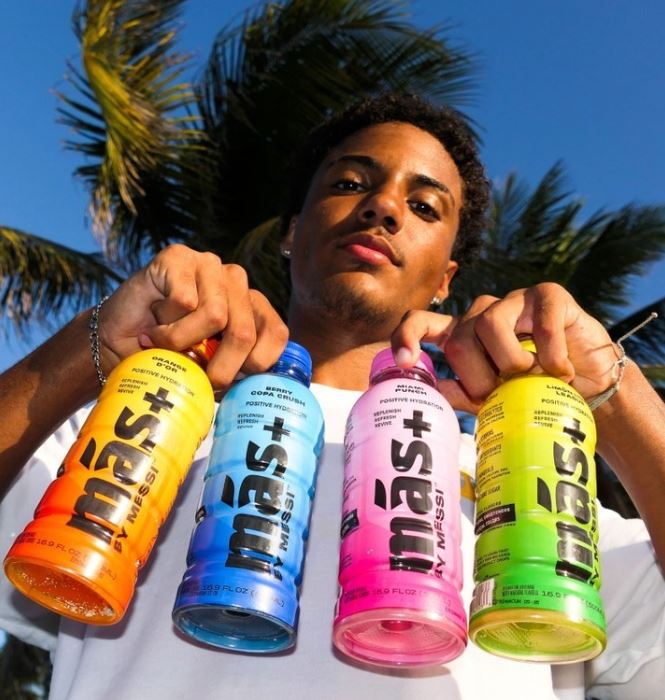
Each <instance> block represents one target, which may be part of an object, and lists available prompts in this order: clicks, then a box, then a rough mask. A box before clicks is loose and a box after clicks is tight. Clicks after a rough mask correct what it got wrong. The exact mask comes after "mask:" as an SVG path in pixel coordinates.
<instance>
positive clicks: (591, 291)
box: [448, 163, 665, 324]
mask: <svg viewBox="0 0 665 700" xmlns="http://www.w3.org/2000/svg"><path fill="white" fill-rule="evenodd" d="M581 212H582V203H581V202H580V201H579V200H577V199H575V198H574V197H572V196H571V194H570V193H569V192H567V191H566V189H565V177H564V170H563V167H562V165H561V164H560V163H557V164H555V165H554V166H553V167H552V168H551V169H550V170H549V171H548V172H547V173H546V174H545V176H544V177H543V179H542V180H541V182H540V183H539V184H538V185H537V186H536V187H535V188H534V189H533V190H532V191H530V190H529V188H528V187H526V186H525V185H524V184H523V183H520V182H518V180H517V178H516V177H515V176H514V175H511V176H509V177H508V178H507V179H506V181H505V183H504V184H503V186H501V187H496V188H495V191H494V197H493V205H492V212H491V218H490V226H489V231H488V233H487V240H486V245H485V247H484V249H483V253H482V256H481V259H480V261H479V263H478V264H477V265H476V267H475V268H474V269H472V270H468V271H466V272H465V274H464V275H462V276H461V277H460V279H459V281H455V283H454V284H453V287H452V296H451V299H450V300H449V302H448V310H450V311H452V312H457V313H459V312H460V311H462V310H463V309H465V308H467V307H468V305H469V303H470V302H471V301H472V300H473V299H474V298H475V297H476V296H478V295H479V294H483V293H484V294H493V295H495V296H499V297H500V296H504V295H505V294H506V293H508V292H509V291H510V290H512V289H516V288H519V287H526V286H530V285H533V284H537V283H538V282H543V281H551V282H558V283H559V284H561V285H563V286H564V287H566V288H567V289H568V291H570V293H571V294H572V295H573V296H574V297H575V298H576V299H577V301H578V302H579V303H580V304H581V305H582V306H583V307H584V308H585V309H586V310H587V311H588V312H589V313H590V314H592V315H593V316H595V317H596V318H598V319H599V320H600V321H601V322H602V323H604V324H608V323H611V322H612V321H613V320H615V319H616V318H617V316H618V315H619V313H620V309H621V307H622V306H625V305H626V304H627V303H628V295H629V290H630V282H631V280H632V279H633V278H634V276H635V275H639V274H642V273H644V271H645V270H646V269H647V267H648V265H649V264H651V263H653V262H654V261H656V260H658V259H660V258H662V257H663V255H665V208H664V207H647V206H636V205H629V206H626V207H624V208H622V209H620V210H619V211H617V212H609V211H602V210H601V211H598V212H595V213H594V214H592V215H591V216H590V217H589V218H588V219H586V220H585V221H583V222H580V221H579V219H580V215H581Z"/></svg>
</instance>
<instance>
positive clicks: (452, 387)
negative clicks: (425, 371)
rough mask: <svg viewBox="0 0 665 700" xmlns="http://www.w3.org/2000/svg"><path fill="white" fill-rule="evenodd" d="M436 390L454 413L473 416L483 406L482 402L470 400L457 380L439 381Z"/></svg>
mask: <svg viewBox="0 0 665 700" xmlns="http://www.w3.org/2000/svg"><path fill="white" fill-rule="evenodd" d="M438 388H439V391H440V392H441V395H442V396H443V398H444V399H446V401H447V402H448V403H449V404H450V405H451V407H452V408H453V409H454V410H455V411H466V412H467V413H473V414H474V415H475V414H476V413H478V411H479V410H480V407H481V406H482V405H483V402H482V401H478V400H474V399H472V398H471V397H470V396H469V395H468V394H467V393H466V391H464V388H463V387H462V385H461V384H460V383H459V381H458V380H457V379H440V380H439V382H438Z"/></svg>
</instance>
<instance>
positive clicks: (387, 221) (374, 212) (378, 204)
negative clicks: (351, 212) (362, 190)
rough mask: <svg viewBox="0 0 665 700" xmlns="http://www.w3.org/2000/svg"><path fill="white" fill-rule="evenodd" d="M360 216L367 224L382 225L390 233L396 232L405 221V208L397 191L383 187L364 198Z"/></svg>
mask: <svg viewBox="0 0 665 700" xmlns="http://www.w3.org/2000/svg"><path fill="white" fill-rule="evenodd" d="M358 218H359V219H360V221H361V222H362V223H363V224H364V225H365V226H382V227H383V228H384V229H385V230H386V231H387V232H388V233H392V234H395V233H397V232H398V231H399V230H400V229H401V228H402V224H403V223H404V210H403V206H402V205H401V203H400V199H399V197H398V196H397V193H395V192H392V191H391V190H390V189H387V188H383V189H381V190H376V191H374V192H372V193H371V194H370V195H369V196H368V197H366V198H365V199H364V200H363V202H362V204H361V205H360V208H359V209H358Z"/></svg>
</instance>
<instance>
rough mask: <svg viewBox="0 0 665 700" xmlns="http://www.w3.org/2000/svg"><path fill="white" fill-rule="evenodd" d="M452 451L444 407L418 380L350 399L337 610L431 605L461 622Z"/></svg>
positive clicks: (449, 415)
mask: <svg viewBox="0 0 665 700" xmlns="http://www.w3.org/2000/svg"><path fill="white" fill-rule="evenodd" d="M458 448H459V427H458V424H457V420H456V418H455V416H454V414H453V412H452V410H451V409H450V407H449V406H448V405H447V404H446V403H445V402H444V401H443V399H442V398H441V397H440V395H439V394H438V392H436V390H434V389H432V388H430V387H428V386H427V385H426V384H424V383H421V382H415V381H402V380H399V379H391V380H387V381H383V382H381V383H379V384H377V385H375V386H374V387H372V389H370V391H369V392H368V393H367V394H365V396H364V397H363V398H361V399H360V400H359V401H358V403H357V404H356V406H355V407H354V409H353V411H352V412H351V415H350V416H349V420H348V423H347V430H346V439H345V478H344V502H343V517H342V528H341V533H340V534H341V537H342V544H341V552H340V572H339V580H340V585H341V591H340V601H339V609H338V616H339V617H345V616H346V615H349V614H351V613H352V612H354V611H357V610H360V609H361V608H363V609H367V608H370V607H372V606H375V607H390V606H392V607H406V608H410V609H416V608H421V609H423V610H424V609H427V606H434V608H437V607H438V608H439V613H441V612H442V609H445V614H446V615H451V616H453V617H454V618H455V621H456V622H457V623H459V624H463V625H465V624H466V619H465V616H464V612H463V610H461V609H460V608H459V607H458V605H457V603H458V592H459V589H460V588H461V577H462V568H461V555H460V523H459V519H460V512H459V498H460V478H459V470H458V466H457V465H458ZM437 582H441V583H437ZM442 591H445V595H442ZM451 591H452V592H453V593H452V595H451Z"/></svg>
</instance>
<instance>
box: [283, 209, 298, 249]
mask: <svg viewBox="0 0 665 700" xmlns="http://www.w3.org/2000/svg"><path fill="white" fill-rule="evenodd" d="M297 223H298V217H297V216H296V215H294V216H292V217H291V220H290V221H289V227H288V229H287V230H286V235H285V236H284V238H282V240H281V241H280V243H279V250H280V252H281V254H282V255H284V251H285V250H288V251H291V250H293V238H294V235H295V231H296V224H297ZM285 257H290V256H285Z"/></svg>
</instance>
